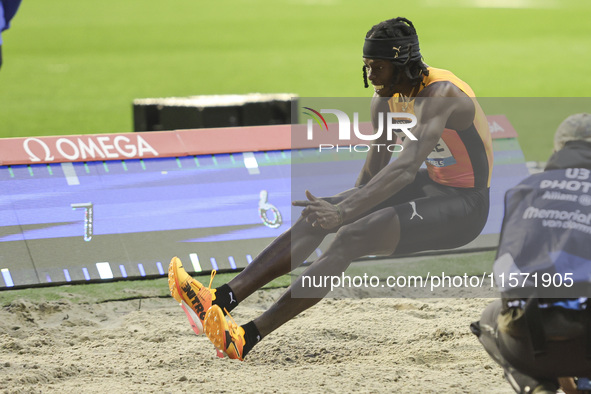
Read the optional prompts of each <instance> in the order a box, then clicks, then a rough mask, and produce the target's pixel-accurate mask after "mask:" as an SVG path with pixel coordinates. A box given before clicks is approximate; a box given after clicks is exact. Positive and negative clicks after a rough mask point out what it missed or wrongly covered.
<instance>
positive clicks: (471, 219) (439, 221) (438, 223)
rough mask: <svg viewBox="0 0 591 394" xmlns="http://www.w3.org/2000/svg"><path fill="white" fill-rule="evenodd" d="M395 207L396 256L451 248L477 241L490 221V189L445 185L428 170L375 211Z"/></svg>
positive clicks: (420, 172) (421, 172) (424, 170)
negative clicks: (432, 176) (398, 225)
mask: <svg viewBox="0 0 591 394" xmlns="http://www.w3.org/2000/svg"><path fill="white" fill-rule="evenodd" d="M386 207H394V208H395V209H396V213H397V215H398V218H399V220H400V241H399V243H398V247H397V248H396V251H395V252H394V255H400V254H407V253H414V252H419V251H426V250H439V249H452V248H457V247H460V246H463V245H466V244H467V243H469V242H470V241H472V240H474V239H475V238H476V237H477V236H478V235H479V234H480V232H481V231H482V229H483V228H484V225H485V224H486V220H487V218H488V210H489V189H488V188H458V187H450V186H444V185H441V184H439V183H437V182H434V181H433V180H431V178H429V174H428V172H427V170H426V169H421V170H419V172H418V173H417V176H416V177H415V180H414V181H413V182H412V183H411V184H410V185H408V186H406V187H405V188H404V189H402V190H400V191H399V192H398V193H396V194H395V195H394V196H392V197H391V198H389V199H388V200H386V201H384V202H383V203H381V204H379V205H378V206H377V207H376V208H374V209H372V212H375V211H377V210H379V209H382V208H386Z"/></svg>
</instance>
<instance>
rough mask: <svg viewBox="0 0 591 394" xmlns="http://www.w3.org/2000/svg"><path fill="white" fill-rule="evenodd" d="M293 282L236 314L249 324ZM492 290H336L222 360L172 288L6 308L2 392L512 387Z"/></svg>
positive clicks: (0, 313)
mask: <svg viewBox="0 0 591 394" xmlns="http://www.w3.org/2000/svg"><path fill="white" fill-rule="evenodd" d="M281 292H282V289H273V290H263V291H259V292H257V293H255V294H254V295H253V296H251V297H250V298H249V299H248V300H246V301H245V302H244V303H243V304H242V305H241V306H240V307H239V308H238V309H236V311H235V313H234V314H233V315H234V317H235V319H236V320H237V321H238V322H239V323H244V322H246V321H248V320H249V319H250V318H252V317H254V316H256V315H257V314H259V313H260V312H261V311H262V310H264V309H265V308H267V307H268V306H269V305H270V304H271V303H272V301H273V300H274V299H275V298H276V297H278V296H279V294H280V293H281ZM488 302H490V300H487V299H467V300H466V299H463V300H460V299H326V300H324V301H323V302H321V303H320V304H318V305H317V306H316V307H314V308H312V309H310V310H309V311H307V312H305V313H304V314H302V315H300V316H299V317H297V318H296V319H294V320H293V321H291V322H289V323H288V324H287V325H285V326H283V327H282V328H280V329H279V330H278V331H277V332H275V333H273V334H272V335H270V336H269V337H267V338H265V339H264V340H263V342H261V343H260V344H259V345H258V346H257V347H256V348H255V349H254V350H253V351H252V352H251V353H250V354H249V356H248V357H247V359H246V361H245V362H243V363H241V362H238V361H235V360H229V359H219V358H217V357H216V356H215V351H214V348H213V346H212V345H211V344H210V342H209V341H208V339H207V338H206V337H204V336H201V337H197V336H195V335H194V334H193V332H192V331H191V329H190V327H189V325H188V323H187V322H186V318H185V315H184V313H183V312H182V310H181V308H180V307H179V306H178V305H177V304H176V303H175V302H174V301H173V299H172V298H143V299H141V300H139V299H138V300H131V301H117V302H105V303H100V304H77V303H73V302H69V301H67V300H64V301H52V302H42V303H32V302H29V301H26V300H22V299H19V300H16V301H14V302H12V303H11V305H10V306H9V307H4V308H2V309H1V310H0V392H6V393H20V392H23V393H33V392H39V393H41V392H43V393H52V392H59V393H109V394H115V393H126V394H127V393H129V392H137V393H145V392H150V393H183V392H187V393H188V392H198V393H199V392H203V393H205V392H338V393H342V392H352V391H360V392H409V393H410V392H414V393H418V392H433V393H435V392H437V393H442V392H445V393H458V392H467V393H476V392H499V393H511V392H512V390H511V389H510V387H509V385H508V384H507V383H506V382H505V381H504V380H503V377H502V371H501V368H499V367H497V365H496V364H495V363H494V362H493V361H492V360H491V359H490V358H489V357H488V356H487V355H486V353H485V352H484V350H483V348H482V347H481V346H480V344H479V343H478V341H477V339H476V338H475V337H474V336H473V335H472V334H471V333H470V332H469V329H468V326H469V324H470V322H471V321H473V320H476V319H478V317H479V314H480V312H481V311H482V309H483V308H484V307H485V305H487V304H488Z"/></svg>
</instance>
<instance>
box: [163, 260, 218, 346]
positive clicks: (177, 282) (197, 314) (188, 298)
mask: <svg viewBox="0 0 591 394" xmlns="http://www.w3.org/2000/svg"><path fill="white" fill-rule="evenodd" d="M214 276H215V271H212V273H211V280H210V282H209V287H205V286H203V285H202V284H201V283H200V282H199V281H197V280H195V279H193V278H192V277H191V276H190V275H189V274H188V273H187V271H185V269H184V268H183V264H182V263H181V260H180V259H179V258H178V257H173V258H172V260H171V261H170V265H169V266H168V288H169V290H170V294H171V295H172V297H173V298H174V299H175V300H176V301H177V302H178V303H179V304H180V305H181V307H182V308H183V310H184V311H185V314H186V315H187V318H188V319H189V323H190V324H191V328H192V329H193V331H194V332H195V334H197V335H200V334H202V333H203V321H204V320H205V314H206V312H207V311H208V310H209V309H210V308H211V302H212V301H213V300H215V290H212V289H211V282H212V281H213V277H214Z"/></svg>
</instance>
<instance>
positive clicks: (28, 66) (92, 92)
mask: <svg viewBox="0 0 591 394" xmlns="http://www.w3.org/2000/svg"><path fill="white" fill-rule="evenodd" d="M490 4H496V5H497V6H498V5H499V4H501V5H502V4H505V5H510V6H511V7H515V8H494V7H493V8H491V7H490ZM487 5H489V6H488V7H487ZM482 6H484V7H482ZM532 6H533V7H532ZM519 7H521V8H519ZM399 15H402V16H406V17H408V18H409V19H411V20H412V21H413V22H414V23H415V25H416V27H417V30H418V32H419V37H420V39H421V48H422V52H423V55H424V57H425V61H426V62H427V63H428V64H430V65H432V66H435V67H440V68H448V69H450V70H452V71H454V72H455V73H456V74H457V75H458V76H460V77H461V78H462V79H464V80H466V81H467V82H469V83H470V84H471V85H472V87H473V88H474V90H475V91H476V93H477V95H479V96H481V97H585V96H588V95H589V91H591V79H588V78H586V77H585V76H586V75H587V71H588V68H589V64H590V63H591V51H589V48H590V47H591V34H590V33H591V31H590V30H591V29H590V27H589V24H588V22H587V21H588V20H589V18H590V17H591V2H589V1H587V0H512V1H508V0H420V1H419V0H417V1H413V2H388V3H384V2H382V1H377V0H368V1H363V2H361V1H359V0H228V1H223V2H204V1H194V0H171V1H167V2H163V1H155V0H144V1H138V0H130V1H117V0H104V1H100V2H80V1H77V0H55V1H51V2H48V1H42V0H27V1H25V2H24V3H23V4H22V6H21V9H20V10H19V13H18V14H17V15H16V17H15V19H14V20H13V23H12V28H11V29H10V30H8V31H6V32H4V34H3V38H4V45H3V54H4V65H3V67H2V70H1V71H0V137H22V136H39V135H59V134H83V133H108V132H129V131H131V130H132V111H131V108H132V107H131V102H132V100H133V99H134V98H144V97H170V96H188V95H199V94H228V93H238V94H241V93H251V92H263V93H277V92H289V93H296V94H298V95H299V96H301V97H363V96H367V95H370V94H371V92H370V91H368V90H365V89H364V88H363V86H362V80H361V64H362V63H361V48H362V45H363V37H364V35H365V33H366V31H367V30H368V29H369V28H370V27H371V26H372V25H373V24H375V23H377V22H380V21H381V20H384V19H388V18H391V17H395V16H399ZM520 126H521V125H520ZM543 126H544V128H543V129H542V130H540V129H539V127H536V128H534V129H535V130H520V129H518V131H519V132H520V133H521V143H522V146H523V147H524V150H525V154H526V158H527V159H528V160H545V159H546V158H547V157H548V154H549V153H550V150H551V144H550V137H551V135H552V133H553V130H554V129H555V127H556V125H555V124H552V125H546V124H545V123H544V124H543Z"/></svg>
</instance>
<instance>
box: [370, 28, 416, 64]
mask: <svg viewBox="0 0 591 394" xmlns="http://www.w3.org/2000/svg"><path fill="white" fill-rule="evenodd" d="M363 57H365V58H367V59H387V60H392V61H393V62H394V63H399V64H400V65H404V64H407V63H408V62H409V61H417V60H421V51H420V49H419V37H418V36H417V35H416V34H413V35H412V36H407V37H394V38H366V39H365V44H364V45H363Z"/></svg>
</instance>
